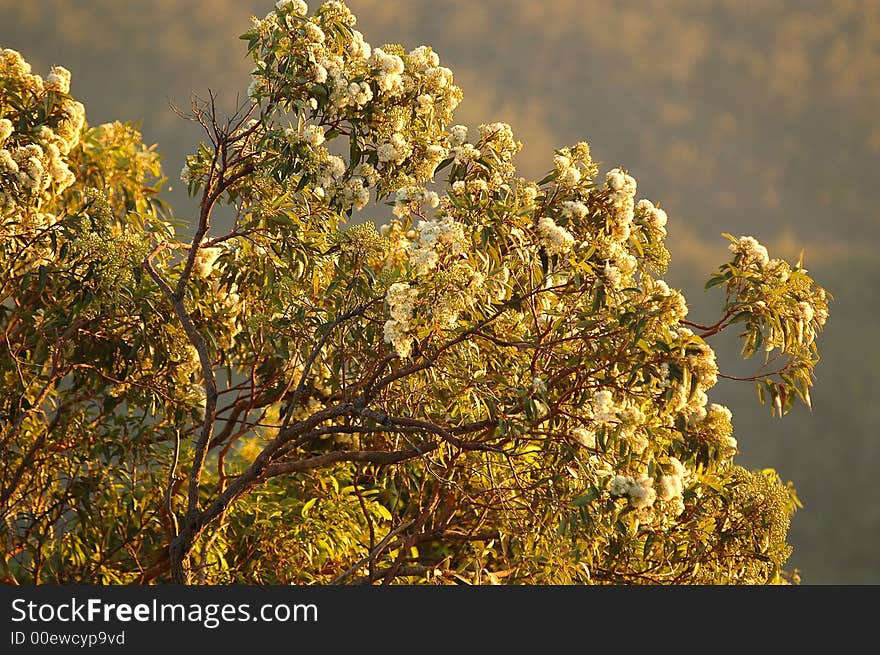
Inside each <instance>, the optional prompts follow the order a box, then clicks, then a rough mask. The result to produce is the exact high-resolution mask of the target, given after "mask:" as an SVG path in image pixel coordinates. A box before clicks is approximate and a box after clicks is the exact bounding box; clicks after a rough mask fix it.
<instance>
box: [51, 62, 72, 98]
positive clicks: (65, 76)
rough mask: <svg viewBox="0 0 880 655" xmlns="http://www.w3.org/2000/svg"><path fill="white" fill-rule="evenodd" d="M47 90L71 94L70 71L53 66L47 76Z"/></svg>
mask: <svg viewBox="0 0 880 655" xmlns="http://www.w3.org/2000/svg"><path fill="white" fill-rule="evenodd" d="M45 88H46V90H47V91H57V92H58V93H70V71H69V70H67V69H66V68H64V67H63V66H52V68H51V69H50V72H49V75H47V76H46V87H45Z"/></svg>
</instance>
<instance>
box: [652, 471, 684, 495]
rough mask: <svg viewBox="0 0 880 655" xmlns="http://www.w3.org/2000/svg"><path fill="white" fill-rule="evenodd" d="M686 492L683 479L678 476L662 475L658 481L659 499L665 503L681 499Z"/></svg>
mask: <svg viewBox="0 0 880 655" xmlns="http://www.w3.org/2000/svg"><path fill="white" fill-rule="evenodd" d="M683 491H684V484H683V483H682V479H681V478H680V477H679V476H677V475H661V476H660V479H659V480H657V497H658V498H660V500H663V501H670V500H672V499H673V498H680V497H681V494H682V492H683Z"/></svg>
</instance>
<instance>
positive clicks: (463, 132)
mask: <svg viewBox="0 0 880 655" xmlns="http://www.w3.org/2000/svg"><path fill="white" fill-rule="evenodd" d="M467 134H468V128H467V126H466V125H453V126H452V127H451V128H449V145H450V146H452V147H456V146H460V145H462V144H463V143H464V142H465V141H467Z"/></svg>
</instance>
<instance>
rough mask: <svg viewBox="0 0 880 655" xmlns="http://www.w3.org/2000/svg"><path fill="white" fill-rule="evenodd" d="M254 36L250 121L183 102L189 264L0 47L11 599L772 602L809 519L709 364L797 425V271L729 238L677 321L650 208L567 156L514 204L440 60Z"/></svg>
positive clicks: (132, 183) (108, 146)
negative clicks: (385, 591) (278, 589)
mask: <svg viewBox="0 0 880 655" xmlns="http://www.w3.org/2000/svg"><path fill="white" fill-rule="evenodd" d="M242 39H244V41H245V42H246V44H247V49H248V52H249V53H250V55H252V56H253V59H254V61H255V68H254V69H253V74H252V82H251V84H250V87H249V89H248V94H247V101H246V102H245V103H244V104H243V105H242V107H241V108H240V109H239V110H238V111H237V112H236V113H235V114H234V115H232V116H231V117H229V118H221V117H220V116H219V115H218V112H217V111H215V110H214V105H213V97H212V98H211V99H209V100H208V101H206V102H202V101H197V102H194V104H193V116H194V118H195V119H196V120H198V121H199V123H201V125H202V126H203V127H204V129H205V133H206V135H207V136H206V141H205V142H204V143H203V144H201V145H200V146H199V148H198V150H197V152H195V153H194V154H192V155H190V156H189V157H188V159H187V162H186V166H185V167H184V170H183V172H182V179H183V180H184V181H185V182H186V184H187V185H188V188H189V190H190V192H191V193H192V194H194V195H196V196H197V198H198V199H199V203H198V215H197V216H195V217H194V220H193V222H192V224H190V225H189V226H188V229H189V230H190V231H191V233H192V237H191V238H189V237H187V238H186V239H181V238H179V237H178V236H177V232H176V231H175V229H174V227H173V224H174V222H175V221H173V220H172V219H171V218H170V214H169V212H168V209H167V207H166V206H164V205H163V204H162V203H161V202H160V201H159V200H158V198H157V190H158V188H159V185H160V183H161V181H162V180H161V172H160V167H159V163H158V158H157V155H156V154H154V152H153V150H152V149H151V148H147V147H145V146H144V145H143V144H142V142H141V137H140V135H139V134H138V131H137V130H136V129H135V127H133V126H131V125H128V124H121V123H110V124H104V125H99V126H97V127H90V126H88V125H87V123H86V122H85V114H84V109H83V106H82V105H81V104H79V103H77V102H76V101H75V100H74V99H73V98H72V97H71V96H70V94H69V91H70V88H69V83H70V74H69V72H68V71H66V70H65V69H63V68H60V67H55V68H53V69H52V71H51V72H50V74H49V75H48V76H47V77H46V78H45V79H43V78H41V77H40V76H38V75H34V74H32V73H31V71H30V66H29V65H28V64H27V63H26V62H25V60H24V59H23V58H22V57H21V55H19V53H17V52H15V51H12V50H4V51H3V52H2V59H0V84H2V86H0V114H2V118H0V148H2V149H0V211H2V213H0V217H2V221H0V262H2V267H0V268H2V274H0V298H2V305H0V330H2V333H3V339H2V343H0V384H2V389H3V394H2V401H0V441H2V452H3V457H2V462H0V467H2V471H0V516H2V517H3V523H2V525H3V539H4V545H5V555H4V557H3V559H2V560H0V566H2V567H3V568H2V575H3V577H5V578H6V579H7V580H12V581H17V582H26V583H39V582H77V581H86V582H93V581H96V582H102V583H148V582H151V581H169V580H171V581H175V582H201V583H229V582H256V583H289V582H296V583H361V584H370V583H377V582H381V583H391V582H394V581H402V582H408V583H426V582H430V583H438V584H440V583H458V582H465V583H481V582H491V583H498V582H504V583H528V584H540V583H651V584H653V583H678V584H681V583H749V584H753V583H767V582H780V581H785V580H786V579H787V578H788V577H789V574H787V573H785V571H784V568H783V567H784V564H785V562H786V560H787V558H788V556H789V554H790V548H789V546H788V545H787V543H786V537H787V531H788V527H789V519H790V516H791V514H792V512H793V511H794V508H795V506H796V505H797V498H796V496H795V495H794V492H793V490H792V489H791V488H790V486H789V485H787V484H784V483H782V482H781V481H780V479H779V478H778V476H777V474H776V473H775V472H774V471H772V470H760V471H748V470H746V469H744V468H743V467H741V466H739V465H737V464H736V463H735V455H736V453H737V440H736V438H735V437H734V429H733V423H732V417H731V412H730V411H729V410H728V409H727V408H726V407H723V406H721V405H719V404H714V403H710V399H709V395H708V394H709V392H710V390H711V389H712V387H713V386H714V385H715V384H716V381H717V379H718V378H719V376H721V375H722V374H721V373H719V368H718V365H717V363H716V358H715V353H714V351H713V349H712V348H711V347H710V346H709V344H708V342H707V339H709V338H710V337H712V336H713V335H716V334H718V333H720V332H722V331H723V330H725V329H727V328H729V327H732V326H734V324H739V328H740V329H741V330H742V338H743V344H744V345H743V354H744V355H745V356H746V357H748V356H750V355H752V354H753V353H755V352H759V351H760V352H762V353H763V355H764V360H765V361H764V364H763V366H761V368H760V369H759V370H758V372H757V373H756V374H755V375H754V376H753V377H752V378H751V379H752V380H754V381H755V382H756V383H757V385H758V390H759V395H760V397H761V399H762V401H767V402H768V403H769V404H770V406H771V408H772V411H774V412H776V413H778V414H780V415H781V414H784V413H785V412H786V411H787V410H788V409H789V408H790V407H791V406H792V404H793V403H794V402H795V401H797V400H798V399H799V400H801V401H803V402H804V403H806V404H807V405H809V402H810V397H809V387H810V385H811V381H812V368H813V365H814V364H815V363H816V361H817V360H818V353H817V350H816V345H815V339H816V336H817V334H818V333H819V332H820V331H821V329H822V327H823V325H824V323H825V320H826V318H827V301H828V300H829V298H828V296H827V295H826V294H825V292H824V291H823V290H822V289H821V288H819V287H817V286H816V285H815V284H814V283H813V281H812V280H811V278H810V277H809V276H808V275H807V272H806V271H805V270H804V269H803V267H802V266H801V264H800V263H798V264H797V265H795V266H793V267H792V266H790V265H789V264H788V263H786V262H784V261H781V260H778V259H771V258H770V257H769V255H768V253H767V251H766V249H765V248H764V247H763V246H761V245H760V244H759V243H758V242H757V241H756V240H755V239H754V238H752V237H742V238H734V237H730V239H731V247H730V251H731V258H730V261H729V262H727V263H726V264H724V265H723V266H721V267H720V269H719V271H718V273H717V275H715V276H714V277H712V278H711V279H710V281H709V285H711V286H717V285H720V286H722V287H723V288H724V289H725V290H726V297H725V299H724V304H723V307H722V310H721V318H720V319H719V320H718V321H717V322H715V323H712V324H711V325H700V324H697V323H694V322H691V321H690V320H689V319H688V306H687V303H686V302H685V298H684V297H683V296H682V294H681V293H680V292H679V291H677V290H675V289H672V288H670V287H669V286H668V285H667V284H666V283H665V282H664V281H663V279H662V274H663V273H664V271H665V270H666V266H667V264H668V260H669V254H668V252H667V250H666V248H665V246H664V239H665V237H666V225H667V216H666V213H665V212H664V210H663V209H662V208H661V207H660V206H659V205H657V204H654V203H652V202H651V201H649V200H646V199H637V187H636V181H635V180H634V179H633V178H632V177H630V175H628V174H627V172H626V171H625V170H623V169H619V168H615V169H612V170H609V171H606V172H605V174H604V175H602V174H600V168H599V166H598V165H597V164H596V163H595V162H594V161H593V160H592V158H591V155H590V149H589V147H588V146H587V144H586V143H578V144H576V145H574V146H572V147H570V148H562V149H560V150H558V151H556V153H555V156H554V158H553V164H552V168H550V170H549V172H548V174H547V175H546V176H545V177H544V178H543V179H541V180H539V181H529V180H526V179H523V178H521V177H518V176H517V174H516V170H515V168H514V166H513V159H514V155H515V154H516V153H517V151H518V150H519V149H520V147H521V144H520V143H519V142H517V141H516V140H515V138H514V136H513V134H512V132H511V129H510V127H509V126H508V125H506V124H504V123H487V124H484V125H480V126H479V127H477V128H475V129H474V128H468V127H465V126H462V125H455V124H453V123H454V121H453V110H454V109H455V107H456V105H458V103H459V102H460V100H461V97H462V95H461V91H460V89H459V88H458V87H457V86H455V84H454V82H453V74H452V72H451V71H450V70H449V69H448V68H445V67H443V66H442V65H441V64H440V61H439V58H438V56H437V54H435V53H434V52H433V51H432V49H431V48H430V47H419V48H416V49H414V50H412V51H410V52H406V51H405V50H404V49H403V48H401V47H400V46H398V45H385V46H382V47H381V48H380V47H371V46H370V44H369V43H367V41H365V40H364V37H363V35H362V34H361V33H360V32H358V31H357V30H356V29H355V17H354V16H353V15H352V14H351V13H350V12H349V10H348V9H347V8H346V7H345V5H344V4H342V3H341V2H338V1H331V2H326V3H324V4H323V5H321V6H320V7H318V8H317V9H316V10H315V11H314V12H313V13H310V12H309V8H308V7H307V6H306V4H305V3H304V2H302V1H301V0H281V1H280V2H278V3H277V5H276V7H275V9H274V10H273V11H272V12H270V13H269V14H268V15H267V16H266V17H265V18H263V19H261V20H258V19H254V20H253V25H252V27H251V29H249V30H248V31H247V32H246V33H245V34H244V35H243V36H242ZM223 204H226V205H229V206H230V207H231V208H232V210H233V211H232V213H233V214H234V220H233V221H232V224H231V226H227V227H223V228H220V227H218V225H217V220H215V217H214V215H215V210H216V209H217V208H218V206H220V205H223ZM383 205H389V206H391V207H392V208H393V214H394V217H393V218H390V217H389V220H387V221H385V222H384V224H383V225H382V226H381V228H379V229H377V228H376V226H375V224H374V222H372V221H370V220H366V219H369V218H373V219H374V220H375V219H379V218H381V217H382V216H383V214H382V213H380V210H382V206H383ZM383 211H384V210H383ZM178 228H180V225H178ZM178 231H180V230H179V229H178Z"/></svg>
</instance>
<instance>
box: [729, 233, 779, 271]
mask: <svg viewBox="0 0 880 655" xmlns="http://www.w3.org/2000/svg"><path fill="white" fill-rule="evenodd" d="M728 249H729V250H730V252H732V253H733V254H734V255H740V256H741V257H742V258H743V261H744V263H745V264H750V263H758V264H760V265H761V266H762V267H766V266H767V265H768V264H769V263H770V256H769V255H768V254H767V248H765V247H764V246H762V245H761V244H760V243H759V242H758V240H757V239H755V237H749V236H744V237H740V239H739V241H738V242H737V243H732V244H730V246H728Z"/></svg>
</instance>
